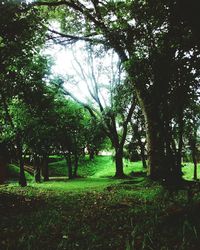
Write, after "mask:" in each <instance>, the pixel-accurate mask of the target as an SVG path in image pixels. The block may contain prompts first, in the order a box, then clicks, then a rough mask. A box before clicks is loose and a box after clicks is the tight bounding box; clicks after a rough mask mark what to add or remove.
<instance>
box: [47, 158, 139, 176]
mask: <svg viewBox="0 0 200 250" xmlns="http://www.w3.org/2000/svg"><path fill="white" fill-rule="evenodd" d="M140 171H144V170H143V168H142V162H134V163H133V162H130V161H128V160H124V172H125V174H127V175H129V174H130V173H131V172H140ZM49 173H50V176H67V164H66V161H65V160H61V161H58V162H52V163H50V164H49ZM78 174H79V175H80V176H81V177H90V176H92V177H96V178H99V177H112V176H114V175H115V163H114V162H113V160H112V157H111V156H97V157H95V159H94V160H93V161H90V160H89V157H87V156H86V158H85V159H84V160H81V161H80V163H79V169H78Z"/></svg>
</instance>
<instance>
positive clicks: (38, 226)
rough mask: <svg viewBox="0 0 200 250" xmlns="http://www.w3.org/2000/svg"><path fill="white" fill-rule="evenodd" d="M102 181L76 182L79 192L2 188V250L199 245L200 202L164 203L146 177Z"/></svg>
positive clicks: (125, 249) (158, 189) (120, 249)
mask: <svg viewBox="0 0 200 250" xmlns="http://www.w3.org/2000/svg"><path fill="white" fill-rule="evenodd" d="M92 181H94V182H92ZM97 182H98V183H97ZM97 182H96V183H95V178H94V179H93V178H91V183H90V182H88V183H87V181H84V180H75V181H74V184H73V185H74V187H76V189H71V188H72V186H71V188H65V189H62V188H61V189H60V187H56V185H55V183H52V184H53V186H52V187H50V188H49V186H48V185H49V184H48V185H47V186H44V185H43V184H38V185H36V184H35V185H32V184H31V185H29V186H28V187H26V188H21V187H19V186H17V185H15V184H10V185H6V186H1V187H0V214H1V220H0V227H1V234H0V249H34V250H35V249H38V250H39V249H52V250H53V249H69V250H74V249H81V250H86V249H91V250H93V249H99V250H101V249H107V250H109V249H110V250H116V249H118V250H128V249H155V250H156V249H195V247H198V244H199V240H198V237H197V236H198V235H199V233H200V228H199V225H200V218H199V208H200V198H198V197H196V198H195V200H194V204H193V205H194V206H192V207H191V206H188V205H186V204H187V203H186V199H185V196H183V195H177V196H176V197H175V198H174V200H173V201H171V200H169V199H163V190H162V188H161V187H160V186H159V185H158V184H157V183H154V182H150V181H148V180H146V179H145V178H141V177H136V178H134V179H132V180H121V181H120V182H118V183H117V182H116V180H112V182H109V183H108V182H107V180H106V178H101V179H98V181H97ZM101 182H102V183H101ZM89 183H90V184H91V186H88V184H89ZM92 183H94V186H93V185H92ZM96 184H98V186H95V185H96ZM101 184H102V188H99V185H101ZM105 184H106V185H105ZM54 185H55V186H54ZM68 185H70V182H65V186H66V187H67V186H68ZM79 185H80V186H79ZM104 185H105V186H104ZM78 186H79V188H80V189H79V190H78ZM84 188H85V190H84ZM90 188H91V189H90ZM108 188H109V189H108ZM75 190H76V191H75ZM186 242H187V243H186ZM186 244H187V247H186ZM196 249H198V248H196Z"/></svg>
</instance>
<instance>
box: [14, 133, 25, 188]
mask: <svg viewBox="0 0 200 250" xmlns="http://www.w3.org/2000/svg"><path fill="white" fill-rule="evenodd" d="M16 146H17V156H18V161H19V168H20V172H19V185H20V186H21V187H25V186H27V182H26V177H25V173H24V160H23V156H22V146H21V143H20V139H19V135H17V139H16Z"/></svg>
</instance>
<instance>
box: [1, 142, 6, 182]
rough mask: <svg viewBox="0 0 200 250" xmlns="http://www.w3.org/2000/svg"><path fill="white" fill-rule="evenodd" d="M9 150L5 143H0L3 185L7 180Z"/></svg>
mask: <svg viewBox="0 0 200 250" xmlns="http://www.w3.org/2000/svg"><path fill="white" fill-rule="evenodd" d="M7 164H8V157H7V150H6V147H5V145H4V144H3V143H0V184H3V183H4V182H5V181H6V178H7Z"/></svg>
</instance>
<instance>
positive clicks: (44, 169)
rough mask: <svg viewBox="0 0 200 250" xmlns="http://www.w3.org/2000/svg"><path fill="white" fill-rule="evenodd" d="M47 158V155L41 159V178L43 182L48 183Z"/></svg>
mask: <svg viewBox="0 0 200 250" xmlns="http://www.w3.org/2000/svg"><path fill="white" fill-rule="evenodd" d="M48 163H49V157H48V156H47V155H45V156H44V157H43V168H42V174H43V178H44V181H49V166H48Z"/></svg>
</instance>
